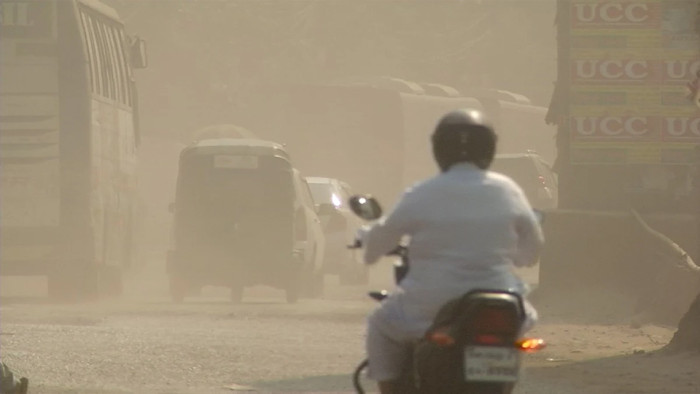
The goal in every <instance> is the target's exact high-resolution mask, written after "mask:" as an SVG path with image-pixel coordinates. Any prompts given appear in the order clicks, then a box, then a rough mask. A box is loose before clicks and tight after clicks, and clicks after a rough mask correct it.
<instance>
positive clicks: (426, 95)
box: [237, 77, 556, 206]
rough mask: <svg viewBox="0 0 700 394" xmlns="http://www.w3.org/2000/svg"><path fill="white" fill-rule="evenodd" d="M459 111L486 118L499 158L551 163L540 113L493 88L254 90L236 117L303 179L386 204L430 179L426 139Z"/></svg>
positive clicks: (356, 84)
mask: <svg viewBox="0 0 700 394" xmlns="http://www.w3.org/2000/svg"><path fill="white" fill-rule="evenodd" d="M465 107H468V108H475V109H480V110H483V111H485V112H486V114H487V115H488V116H489V118H490V120H491V121H492V122H493V123H494V125H495V127H496V129H497V132H498V134H499V152H500V153H525V152H528V151H537V152H538V153H539V154H540V155H542V157H544V158H545V159H546V160H548V161H550V162H552V161H553V160H554V158H555V156H556V149H555V141H554V134H555V131H556V129H555V128H554V127H553V126H548V125H547V124H545V122H544V117H545V115H546V113H547V108H545V107H542V106H538V105H536V104H533V103H532V102H531V101H530V100H529V99H528V98H526V97H525V96H523V95H520V94H516V93H512V92H508V91H502V90H497V89H480V90H474V91H464V92H461V91H459V90H457V89H456V88H453V87H450V86H445V85H441V84H437V83H422V82H421V83H419V82H414V81H408V80H404V79H400V78H395V77H347V78H344V79H342V80H337V81H328V82H323V83H321V82H319V83H306V84H277V85H269V86H260V87H259V88H258V89H257V91H256V94H255V95H251V97H249V103H248V105H247V106H246V107H245V110H244V111H243V112H241V113H240V114H237V119H238V121H239V122H240V123H241V124H242V125H243V126H245V127H246V128H248V129H250V130H252V131H253V132H255V133H256V134H257V135H260V136H264V137H265V138H268V139H271V140H275V141H280V142H283V143H285V144H286V146H287V149H288V151H289V152H290V154H291V155H292V158H293V160H294V162H295V163H296V165H297V166H299V168H300V169H301V170H302V171H304V172H305V173H306V174H307V175H309V176H322V177H331V178H337V179H342V180H343V181H346V182H348V183H350V184H352V185H353V187H354V188H355V189H356V190H358V191H365V192H371V193H374V194H375V195H376V196H378V197H379V198H380V199H381V200H382V201H384V202H385V204H388V205H387V206H391V204H392V203H393V202H394V201H396V199H397V198H398V197H399V195H400V194H401V192H403V190H405V188H407V187H409V186H411V185H413V184H415V183H416V182H418V181H421V180H423V179H425V178H427V177H430V176H432V175H434V174H436V173H437V171H438V168H437V166H436V164H435V161H434V159H433V156H432V152H431V149H430V134H431V133H432V132H433V130H434V128H435V126H436V125H437V122H438V120H439V119H440V117H442V116H443V115H444V114H446V113H447V112H449V111H451V110H454V109H458V108H465Z"/></svg>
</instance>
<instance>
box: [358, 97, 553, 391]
mask: <svg viewBox="0 0 700 394" xmlns="http://www.w3.org/2000/svg"><path fill="white" fill-rule="evenodd" d="M496 140H497V136H496V134H495V132H494V131H493V129H492V127H491V126H490V125H489V124H488V123H487V122H486V120H485V119H484V115H483V114H482V113H481V112H480V111H477V110H473V109H462V110H457V111H452V112H450V113H448V114H446V115H445V116H443V118H442V119H441V120H440V121H439V123H438V125H437V127H436V129H435V131H434V133H433V135H432V147H433V155H434V157H435V160H436V162H437V164H438V166H439V168H440V170H441V172H440V173H439V174H438V175H436V176H434V177H432V178H429V179H427V180H425V181H423V182H420V183H418V184H417V185H415V186H413V187H411V188H409V189H408V190H406V192H405V193H404V194H403V196H402V197H401V199H400V201H399V202H398V204H397V205H396V207H395V208H394V210H393V211H392V212H391V213H389V214H388V215H387V216H385V217H383V218H381V219H380V220H378V221H377V222H376V223H375V224H373V225H371V226H366V227H364V228H362V229H360V230H359V231H358V238H359V240H360V241H361V243H362V245H364V246H365V254H364V259H365V262H366V263H368V264H371V263H374V262H376V261H377V260H378V259H379V258H380V257H382V256H383V255H384V254H385V253H387V252H388V251H390V250H392V249H394V248H395V247H396V245H397V244H399V243H400V242H401V240H402V239H403V237H404V236H408V237H409V238H410V247H409V256H410V260H411V268H410V270H409V272H408V275H407V276H406V277H405V278H404V279H403V280H402V281H401V283H400V285H399V286H398V288H397V289H396V291H394V292H393V293H392V294H391V295H390V296H389V297H388V298H387V299H386V300H385V301H384V302H382V303H381V305H380V307H379V308H377V309H376V310H375V311H374V312H373V313H372V314H371V315H370V317H369V319H368V329H367V344H366V345H367V354H368V359H369V371H368V376H369V377H370V378H371V379H374V380H377V381H378V384H379V390H380V391H381V393H383V394H387V393H394V392H395V381H396V379H398V378H399V376H400V375H401V368H402V364H403V361H404V360H405V359H406V358H407V356H408V352H409V351H410V348H411V344H412V343H413V342H415V341H416V340H418V339H419V338H421V337H422V336H423V335H424V333H425V331H426V330H427V329H428V328H429V326H430V324H431V322H432V321H433V319H434V317H435V315H436V313H437V311H438V310H439V309H440V307H441V306H442V305H444V304H445V303H446V302H448V301H450V300H452V299H454V298H457V297H460V296H461V295H463V294H465V293H466V292H468V291H470V290H473V289H500V290H510V291H515V292H518V293H520V294H523V295H524V293H525V285H524V283H523V282H522V281H521V280H520V279H519V278H518V277H517V275H515V274H514V273H513V272H512V268H513V266H516V267H523V266H531V265H534V264H535V263H536V262H537V259H538V257H539V252H540V249H541V247H542V245H543V242H544V238H543V235H542V230H541V228H540V225H539V222H538V220H537V218H536V217H535V214H534V212H533V210H532V207H531V206H530V204H529V203H528V201H527V198H526V197H525V195H524V193H523V191H522V190H521V189H520V187H519V186H518V185H517V184H516V183H515V182H514V181H512V180H511V179H510V178H508V177H506V176H504V175H500V174H497V173H494V172H490V171H488V168H489V166H490V165H491V162H492V161H493V158H494V154H495V151H496ZM525 309H526V314H527V319H526V322H525V324H524V329H523V332H524V331H527V329H529V328H531V327H532V325H533V324H534V322H535V321H536V320H537V312H536V311H535V309H534V308H533V307H532V305H531V304H529V303H528V302H527V301H525Z"/></svg>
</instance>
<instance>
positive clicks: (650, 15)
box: [571, 1, 661, 28]
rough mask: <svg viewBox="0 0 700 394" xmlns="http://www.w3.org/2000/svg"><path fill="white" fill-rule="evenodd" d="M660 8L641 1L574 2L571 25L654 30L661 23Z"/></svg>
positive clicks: (575, 26)
mask: <svg viewBox="0 0 700 394" xmlns="http://www.w3.org/2000/svg"><path fill="white" fill-rule="evenodd" d="M660 15H661V12H660V8H659V5H658V4H655V3H645V2H640V1H602V2H595V3H594V2H573V3H572V4H571V22H572V23H571V24H572V26H573V27H574V28H586V27H601V26H608V25H615V27H628V28H653V27H656V26H658V25H659V23H660V20H661V18H660Z"/></svg>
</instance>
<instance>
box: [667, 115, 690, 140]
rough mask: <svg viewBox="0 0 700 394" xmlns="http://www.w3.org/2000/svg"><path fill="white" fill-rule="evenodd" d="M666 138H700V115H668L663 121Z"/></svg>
mask: <svg viewBox="0 0 700 394" xmlns="http://www.w3.org/2000/svg"><path fill="white" fill-rule="evenodd" d="M661 127H662V132H663V137H664V139H676V140H698V141H699V142H700V117H682V116H678V117H666V118H664V119H663V120H662V122H661Z"/></svg>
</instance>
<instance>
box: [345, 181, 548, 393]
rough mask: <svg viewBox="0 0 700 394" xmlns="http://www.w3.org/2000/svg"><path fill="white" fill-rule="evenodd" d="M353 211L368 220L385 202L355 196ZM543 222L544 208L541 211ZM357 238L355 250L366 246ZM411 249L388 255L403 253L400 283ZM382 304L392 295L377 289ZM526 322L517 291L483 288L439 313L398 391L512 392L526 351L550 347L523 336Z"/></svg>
mask: <svg viewBox="0 0 700 394" xmlns="http://www.w3.org/2000/svg"><path fill="white" fill-rule="evenodd" d="M349 205H350V208H351V209H352V211H353V212H354V213H355V214H356V215H358V216H359V217H361V218H363V219H365V220H375V219H378V218H379V217H381V215H382V208H381V206H380V204H379V202H378V201H377V200H376V199H374V198H373V197H372V196H369V195H358V196H352V197H351V198H350V200H349ZM536 214H537V216H538V219H539V220H540V222H541V221H542V220H543V215H542V213H541V212H539V211H537V212H536ZM361 247H362V243H361V241H360V240H356V241H355V243H354V244H353V245H350V246H349V248H361ZM407 252H408V249H407V247H406V246H405V245H400V246H398V247H396V248H395V249H394V250H392V251H390V252H389V253H387V255H388V256H396V257H398V258H399V259H398V261H396V262H395V263H394V280H395V282H396V284H399V283H400V282H401V280H402V279H403V278H404V277H405V276H406V274H407V273H408V270H409V260H408V253H407ZM369 296H370V297H371V298H372V299H374V300H376V301H378V302H381V301H382V300H384V299H385V298H386V297H388V296H389V293H388V292H387V291H386V290H381V291H372V292H370V293H369ZM524 320H525V308H524V305H523V299H522V297H521V296H520V295H519V294H518V293H515V292H510V291H504V290H493V289H477V290H472V291H469V292H468V293H466V294H464V295H462V296H461V297H458V298H456V299H453V300H451V301H449V302H447V303H446V304H445V305H443V306H442V307H441V308H440V310H439V311H438V313H437V315H436V317H435V319H434V320H433V323H432V325H431V327H430V328H429V329H428V330H427V332H426V333H425V335H424V336H423V337H422V338H421V339H419V340H418V341H417V342H416V343H415V344H414V345H413V350H412V352H411V356H410V357H409V359H408V360H406V361H405V364H404V366H403V369H402V370H403V373H402V375H401V377H400V378H399V379H398V381H397V388H396V392H399V393H405V394H451V393H470V394H508V393H511V392H512V391H513V388H514V386H515V383H516V382H517V380H518V377H519V373H520V369H521V354H522V353H527V352H536V351H538V350H540V349H542V348H544V347H545V342H544V340H542V339H539V338H520V337H519V334H520V331H521V327H522V324H523V322H524ZM368 365H369V364H368V360H364V361H362V362H361V363H360V364H359V365H358V366H357V368H356V369H355V372H354V373H353V378H352V380H353V387H354V388H355V390H356V391H357V393H359V394H364V392H365V391H364V388H363V387H362V385H361V383H360V377H361V375H362V372H363V371H364V370H365V369H366V368H367V366H368Z"/></svg>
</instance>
